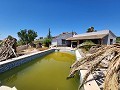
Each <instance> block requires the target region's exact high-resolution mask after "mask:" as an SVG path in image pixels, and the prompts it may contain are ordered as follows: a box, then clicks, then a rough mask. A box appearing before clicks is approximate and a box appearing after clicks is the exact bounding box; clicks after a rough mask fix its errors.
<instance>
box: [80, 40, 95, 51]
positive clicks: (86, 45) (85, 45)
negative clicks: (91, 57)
mask: <svg viewBox="0 0 120 90" xmlns="http://www.w3.org/2000/svg"><path fill="white" fill-rule="evenodd" d="M95 45H96V44H94V43H93V42H92V41H91V40H86V41H85V42H83V43H82V44H80V45H79V46H78V48H84V49H85V50H86V51H89V49H90V48H91V47H92V46H95Z"/></svg>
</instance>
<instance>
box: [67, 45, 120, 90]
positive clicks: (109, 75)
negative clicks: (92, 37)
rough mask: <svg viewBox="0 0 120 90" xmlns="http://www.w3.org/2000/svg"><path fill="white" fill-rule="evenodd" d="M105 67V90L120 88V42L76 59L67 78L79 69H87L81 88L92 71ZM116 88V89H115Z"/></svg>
mask: <svg viewBox="0 0 120 90" xmlns="http://www.w3.org/2000/svg"><path fill="white" fill-rule="evenodd" d="M101 69H105V70H106V74H105V80H104V87H103V89H104V90H120V44H113V45H106V46H101V47H99V48H97V49H96V50H95V52H94V53H92V54H91V55H89V56H87V55H86V56H85V57H83V58H81V59H80V60H79V61H75V63H73V64H72V65H71V71H70V74H69V76H68V77H67V78H71V77H74V75H75V73H76V72H77V71H79V70H87V73H86V75H85V76H84V78H83V80H82V83H81V84H80V86H79V89H80V88H81V87H82V86H83V85H84V84H85V83H86V82H87V78H88V76H89V75H90V74H91V73H94V72H95V71H97V70H101ZM113 88H114V89H113Z"/></svg>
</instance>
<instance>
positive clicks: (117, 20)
mask: <svg viewBox="0 0 120 90" xmlns="http://www.w3.org/2000/svg"><path fill="white" fill-rule="evenodd" d="M90 26H94V27H95V29H96V30H104V29H110V30H112V31H113V33H115V34H116V35H117V36H120V30H119V29H120V0H0V39H3V38H5V37H6V36H8V35H12V36H14V37H16V38H18V37H17V32H18V31H20V29H33V30H35V31H36V32H37V33H38V36H39V37H41V36H43V37H44V36H46V35H47V33H48V29H49V28H51V34H52V36H55V35H58V34H60V33H62V32H71V31H75V32H77V33H78V34H80V33H84V32H86V30H87V29H88V28H89V27H90Z"/></svg>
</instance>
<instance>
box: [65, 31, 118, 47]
mask: <svg viewBox="0 0 120 90" xmlns="http://www.w3.org/2000/svg"><path fill="white" fill-rule="evenodd" d="M66 40H68V41H71V46H73V45H74V46H77V45H79V44H81V43H83V42H84V41H86V40H91V41H92V42H94V43H95V44H106V45H109V44H114V43H116V35H115V34H114V33H112V32H111V31H110V30H102V31H96V32H89V33H83V34H78V35H73V36H72V37H70V38H67V39H66Z"/></svg>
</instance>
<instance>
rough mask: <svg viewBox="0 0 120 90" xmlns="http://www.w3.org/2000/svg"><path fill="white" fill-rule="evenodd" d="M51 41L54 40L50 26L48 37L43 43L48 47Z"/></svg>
mask: <svg viewBox="0 0 120 90" xmlns="http://www.w3.org/2000/svg"><path fill="white" fill-rule="evenodd" d="M51 41H52V35H51V31H50V28H49V31H48V35H47V37H46V38H45V39H44V41H43V43H44V45H45V46H46V47H49V45H50V44H51Z"/></svg>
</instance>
